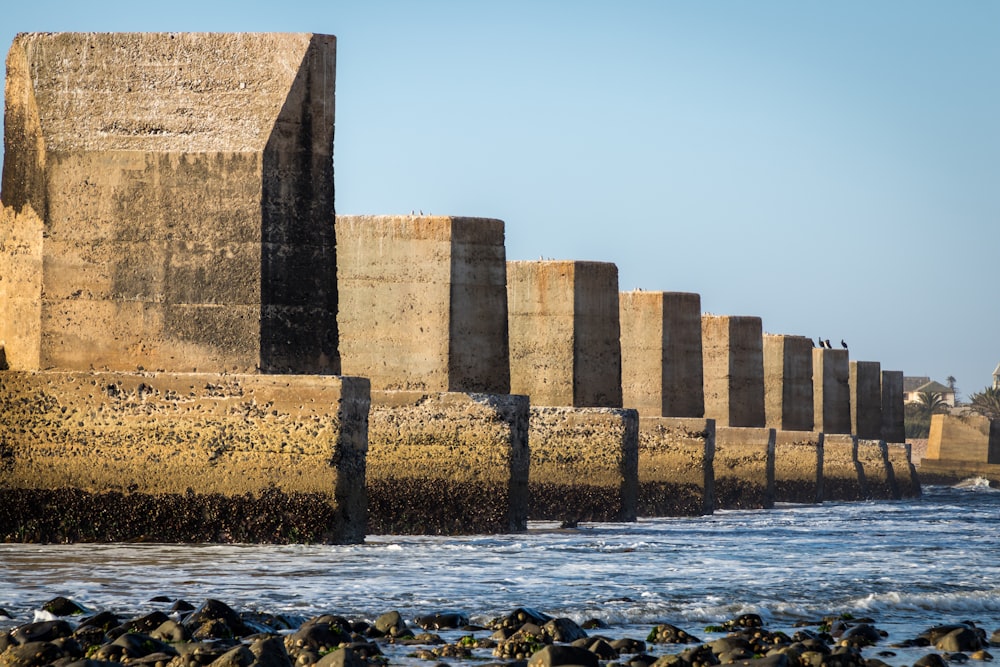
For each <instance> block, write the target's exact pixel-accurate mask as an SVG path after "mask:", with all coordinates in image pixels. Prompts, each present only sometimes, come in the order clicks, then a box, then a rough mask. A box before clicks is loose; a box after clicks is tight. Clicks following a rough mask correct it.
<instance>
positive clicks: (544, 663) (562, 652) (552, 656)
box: [528, 645, 600, 667]
mask: <svg viewBox="0 0 1000 667" xmlns="http://www.w3.org/2000/svg"><path fill="white" fill-rule="evenodd" d="M599 664H600V661H599V660H598V659H597V656H596V655H594V654H593V653H591V652H590V651H588V650H586V649H581V648H578V647H576V646H558V645H553V646H546V647H545V648H543V649H541V650H540V651H537V652H536V653H535V654H534V655H532V656H531V658H529V659H528V667H557V666H558V665H581V666H582V667H598V666H599Z"/></svg>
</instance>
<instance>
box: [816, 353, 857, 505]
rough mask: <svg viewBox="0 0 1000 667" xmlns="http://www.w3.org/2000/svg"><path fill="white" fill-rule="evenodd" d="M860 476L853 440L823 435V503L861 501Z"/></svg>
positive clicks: (854, 440)
mask: <svg viewBox="0 0 1000 667" xmlns="http://www.w3.org/2000/svg"><path fill="white" fill-rule="evenodd" d="M836 351H837V350H834V352H836ZM864 475H865V473H864V469H863V468H862V467H861V464H860V463H859V462H858V444H857V439H855V438H854V437H852V436H850V435H844V434H831V433H827V434H825V435H824V438H823V500H864V499H865V482H864Z"/></svg>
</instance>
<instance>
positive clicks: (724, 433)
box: [713, 427, 775, 509]
mask: <svg viewBox="0 0 1000 667" xmlns="http://www.w3.org/2000/svg"><path fill="white" fill-rule="evenodd" d="M774 456H775V431H774V429H773V428H733V427H719V428H716V430H715V460H714V465H713V468H714V470H715V508H716V509H770V508H771V507H774V493H775V490H774Z"/></svg>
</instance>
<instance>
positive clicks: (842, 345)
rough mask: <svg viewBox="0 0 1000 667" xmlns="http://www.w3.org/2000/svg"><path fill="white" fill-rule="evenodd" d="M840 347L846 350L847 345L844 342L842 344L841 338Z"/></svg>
mask: <svg viewBox="0 0 1000 667" xmlns="http://www.w3.org/2000/svg"><path fill="white" fill-rule="evenodd" d="M840 346H841V347H842V348H844V349H845V350H846V349H847V343H845V342H844V339H843V338H841V339H840Z"/></svg>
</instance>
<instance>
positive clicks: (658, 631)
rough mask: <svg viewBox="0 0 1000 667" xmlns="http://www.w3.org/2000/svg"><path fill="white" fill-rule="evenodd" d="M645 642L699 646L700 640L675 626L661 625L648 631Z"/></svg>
mask: <svg viewBox="0 0 1000 667" xmlns="http://www.w3.org/2000/svg"><path fill="white" fill-rule="evenodd" d="M646 641H647V642H650V643H653V644H700V643H701V640H700V639H698V638H697V637H693V636H691V635H689V634H688V633H687V632H685V631H684V630H681V629H680V628H678V627H677V626H676V625H670V624H669V623H663V624H661V625H657V626H656V627H655V628H653V629H652V630H650V632H649V636H648V637H646Z"/></svg>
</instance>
